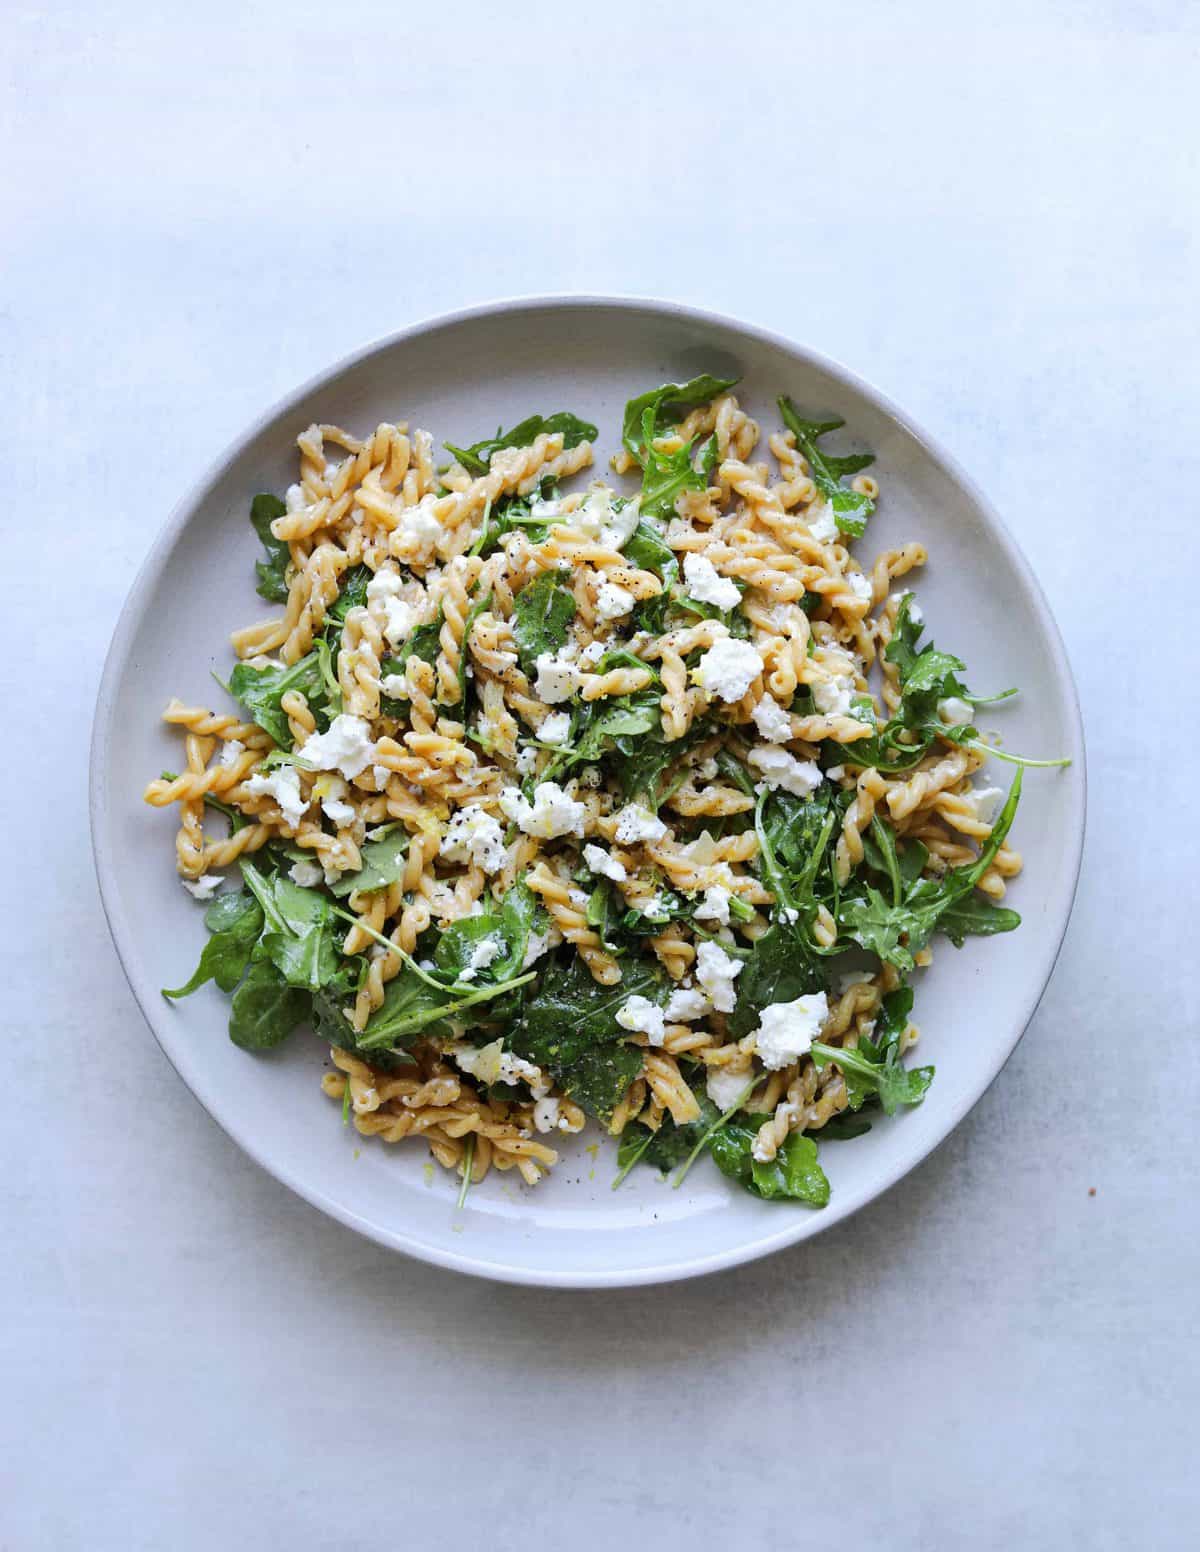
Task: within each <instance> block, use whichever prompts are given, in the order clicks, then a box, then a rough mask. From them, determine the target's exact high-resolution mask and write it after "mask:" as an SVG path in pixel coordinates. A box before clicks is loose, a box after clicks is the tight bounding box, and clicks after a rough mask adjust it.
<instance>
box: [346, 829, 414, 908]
mask: <svg viewBox="0 0 1200 1552" xmlns="http://www.w3.org/2000/svg"><path fill="white" fill-rule="evenodd" d="M407 855H408V834H407V832H406V831H404V830H394V831H393V832H392V834H391V835H385V836H384V837H383V838H382V839H381V840H378V841H368V842H367V843H366V845H365V846H364V847H362V849H361V856H362V863H363V865H362V867H361V868H360V869H359V870H358V872H357V873H343V874H342V876H341V877H340V878H338V879H335V880H334V882H333V883H332V884H331V885H330V886H329V887H330V890H331V892H332V893H333V894H335V895H336V896H337V897H338V899H339V900H344V899H346V897H347V896H348V895H352V894H355V893H359V892H362V891H367V892H370V891H371V890H374V889H386V888H387V886H388V885H389V884H394V883H396V882H397V880H398V879H400V878H401V877H402V876H403V874H404V861H405V858H406V856H407Z"/></svg>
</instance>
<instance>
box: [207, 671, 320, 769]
mask: <svg viewBox="0 0 1200 1552" xmlns="http://www.w3.org/2000/svg"><path fill="white" fill-rule="evenodd" d="M289 690H299V692H300V693H301V695H303V696H304V698H305V700H307V701H308V704H309V706H310V707H311V708H312V710H313V711H314V712H319V711H321V710H323V709H324V706H325V702H326V688H325V678H324V675H323V674H322V672H321V663H320V658H319V656H318V653H317V652H316V650H315V649H314V650H313V651H312V652H310V653H309V654H308V656H307V657H302V658H301V659H300V661H299V662H298V663H293V664H291V666H290V667H285V668H251V666H250V664H249V663H239V664H238V665H237V667H236V668H235V669H234V670H233V672H232V673H231V674H230V676H229V691H230V694H231V695H232V696H233V698H234V700H236V701H240V702H241V704H242V705H243V706H244V707H245V708H246V710H247V712H248V713H249V715H250V720H251V721H252V722H256V723H257V724H258V726H259V727H260V728H262V730H263V732H264V733H269V734H270V735H271V737H272V738H273V739H274V740H275V742H276V744H278V746H279V748H280V749H291V747H292V742H293V740H292V730H291V727H290V726H289V725H288V719H287V714H286V712H284V711H283V709H282V708H281V706H280V704H279V703H280V701H281V700H282V699H283V697H284V696H285V695H286V694H287V693H288V691H289Z"/></svg>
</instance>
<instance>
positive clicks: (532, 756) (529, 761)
mask: <svg viewBox="0 0 1200 1552" xmlns="http://www.w3.org/2000/svg"><path fill="white" fill-rule="evenodd" d="M537 760H538V752H537V750H536V749H535V748H533V746H532V745H529V746H527V747H526V748H524V749H522V750H520V752H519V753H518V755H517V760H516V766H517V771H518V772H519V774H520V775H522V776H528V775H529V774H530V773H531V772H532V771H533V769H534V767H535V766H536V765H537Z"/></svg>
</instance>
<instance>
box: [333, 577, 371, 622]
mask: <svg viewBox="0 0 1200 1552" xmlns="http://www.w3.org/2000/svg"><path fill="white" fill-rule="evenodd" d="M372 576H374V572H373V571H372V570H371V568H370V567H369V566H354V567H352V568H351V569H350V570H349V571H347V572H346V574H345V576H344V577H343V578H342V584H341V587H340V588H339V590H338V595H337V598H336V599H335V600H334V602H333V603H332V604H331V605H330V609H329V616H328V617H329V619H331V620H335V621H336V622H337V623H338V624H339V625H344V624H345V623H346V616H347V615H348V614H349V613H350V611H351V609H362V608H365V606H366V602H367V586H368V584H369V583H370V581H371V578H372Z"/></svg>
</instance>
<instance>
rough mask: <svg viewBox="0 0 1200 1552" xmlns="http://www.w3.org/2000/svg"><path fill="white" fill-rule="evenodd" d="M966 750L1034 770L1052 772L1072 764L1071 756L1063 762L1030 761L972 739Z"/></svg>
mask: <svg viewBox="0 0 1200 1552" xmlns="http://www.w3.org/2000/svg"><path fill="white" fill-rule="evenodd" d="M966 748H968V749H975V750H978V752H979V753H980V754H990V755H993V756H994V757H995V758H996V759H997V760H1007V761H1008V763H1009V764H1010V765H1023V766H1029V767H1031V768H1032V769H1034V770H1050V769H1053V768H1055V767H1061V766H1067V765H1070V763H1071V757H1070V755H1066V754H1065V755H1063V757H1062V759H1061V760H1029V759H1026V757H1025V756H1024V755H1023V754H1009V753H1008V752H1007V750H1004V749H997V748H996V747H995V746H994V745H992V744H984V743H977V742H975V741H974V740H972V739H968V740H967V742H966Z"/></svg>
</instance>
